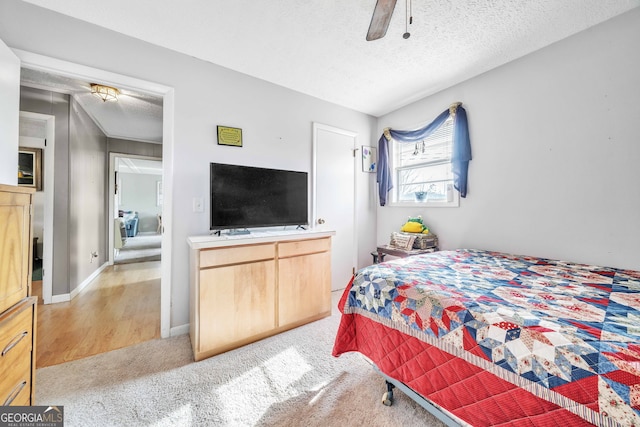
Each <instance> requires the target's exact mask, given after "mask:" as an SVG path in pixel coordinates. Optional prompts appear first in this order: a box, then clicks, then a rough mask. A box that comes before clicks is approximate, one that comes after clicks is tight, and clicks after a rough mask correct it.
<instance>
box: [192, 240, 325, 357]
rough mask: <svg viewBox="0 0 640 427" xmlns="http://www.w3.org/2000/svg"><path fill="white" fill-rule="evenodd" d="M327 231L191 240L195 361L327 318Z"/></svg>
mask: <svg viewBox="0 0 640 427" xmlns="http://www.w3.org/2000/svg"><path fill="white" fill-rule="evenodd" d="M333 234H334V233H333V232H327V231H325V232H309V231H307V232H301V233H299V234H283V235H277V233H275V234H273V235H270V234H269V233H260V232H258V233H256V234H255V235H254V236H248V237H243V238H240V239H225V238H224V237H210V236H205V237H202V236H198V237H191V238H189V245H190V247H191V256H190V260H191V261H190V262H191V268H190V275H191V289H190V290H191V292H190V298H191V301H190V335H191V344H192V347H193V354H194V358H195V360H202V359H204V358H206V357H210V356H213V355H215V354H218V353H222V352H225V351H228V350H231V349H233V348H237V347H240V346H242V345H245V344H248V343H251V342H254V341H257V340H259V339H262V338H265V337H268V336H271V335H275V334H277V333H280V332H283V331H285V330H287V329H291V328H294V327H297V326H300V325H303V324H305V323H309V322H312V321H314V320H318V319H321V318H323V317H326V316H329V315H331V236H332V235H333Z"/></svg>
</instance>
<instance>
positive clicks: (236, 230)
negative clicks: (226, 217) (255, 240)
mask: <svg viewBox="0 0 640 427" xmlns="http://www.w3.org/2000/svg"><path fill="white" fill-rule="evenodd" d="M227 234H228V235H229V236H242V235H243V234H251V232H250V231H249V230H248V229H246V228H245V229H239V228H232V229H231V230H229V231H228V232H227Z"/></svg>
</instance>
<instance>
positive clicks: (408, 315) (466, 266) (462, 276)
mask: <svg viewBox="0 0 640 427" xmlns="http://www.w3.org/2000/svg"><path fill="white" fill-rule="evenodd" d="M339 309H340V311H341V313H342V318H341V321H340V326H339V329H338V332H337V336H336V340H335V344H334V349H333V355H334V356H336V357H337V356H340V355H341V354H343V353H346V352H359V353H361V354H362V355H364V356H365V357H366V358H367V359H368V360H369V361H370V362H371V363H372V364H373V365H374V367H375V368H376V369H377V370H379V371H380V373H381V374H382V375H383V376H384V378H385V379H387V380H388V381H389V382H388V390H389V391H392V389H393V385H392V384H396V385H402V386H403V387H404V388H403V389H405V390H408V391H409V394H410V395H411V394H412V393H413V394H415V395H416V396H417V397H418V398H420V399H421V400H423V401H424V402H425V403H426V404H427V405H425V404H423V406H425V407H427V409H430V410H432V411H433V410H434V408H435V411H434V412H435V413H436V414H437V416H438V417H439V418H440V419H442V420H443V421H445V423H447V424H450V425H455V424H462V425H464V424H469V425H473V426H528V425H536V426H539V425H562V426H565V427H566V426H574V425H590V424H595V425H602V426H617V425H620V426H632V425H635V426H640V272H638V271H631V270H622V269H614V268H604V267H597V266H590V265H582V264H575V263H568V262H561V261H556V260H550V259H542V258H535V257H528V256H515V255H509V254H504V253H497V252H490V251H482V250H466V249H465V250H456V251H441V252H436V253H433V254H426V255H419V256H413V257H408V258H403V259H397V260H393V261H389V262H385V263H381V264H375V265H372V266H369V267H366V268H363V269H361V270H360V271H358V272H357V273H356V275H355V276H354V277H353V279H352V280H351V283H350V284H349V286H347V288H346V289H345V291H344V294H343V295H342V298H341V300H340V303H339Z"/></svg>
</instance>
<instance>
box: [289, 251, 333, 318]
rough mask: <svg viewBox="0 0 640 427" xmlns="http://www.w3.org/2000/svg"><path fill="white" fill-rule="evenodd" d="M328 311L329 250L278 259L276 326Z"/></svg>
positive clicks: (319, 315) (329, 283)
mask: <svg viewBox="0 0 640 427" xmlns="http://www.w3.org/2000/svg"><path fill="white" fill-rule="evenodd" d="M327 314H331V252H320V253H316V254H310V255H303V256H297V257H291V258H284V259H283V258H281V259H280V260H279V261H278V320H279V325H278V326H286V325H290V324H295V323H300V322H301V321H304V320H306V319H309V318H312V317H315V318H320V317H322V316H323V315H327Z"/></svg>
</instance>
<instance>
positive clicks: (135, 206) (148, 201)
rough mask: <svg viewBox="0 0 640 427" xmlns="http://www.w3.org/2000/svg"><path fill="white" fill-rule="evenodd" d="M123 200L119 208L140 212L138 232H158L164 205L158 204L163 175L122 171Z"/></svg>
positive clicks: (119, 175) (120, 176)
mask: <svg viewBox="0 0 640 427" xmlns="http://www.w3.org/2000/svg"><path fill="white" fill-rule="evenodd" d="M118 177H119V178H120V182H121V185H122V186H121V191H122V196H121V197H122V202H121V203H120V205H119V209H122V210H125V211H136V212H138V232H139V233H140V232H154V233H155V232H156V230H157V229H158V214H159V213H161V212H162V206H158V205H157V204H156V201H157V200H156V199H157V198H156V193H157V191H156V190H157V183H158V181H162V176H161V175H150V174H141V173H120V174H118Z"/></svg>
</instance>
